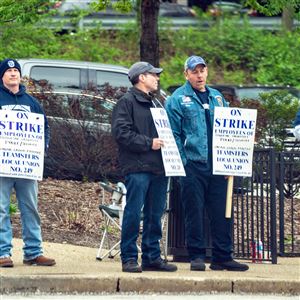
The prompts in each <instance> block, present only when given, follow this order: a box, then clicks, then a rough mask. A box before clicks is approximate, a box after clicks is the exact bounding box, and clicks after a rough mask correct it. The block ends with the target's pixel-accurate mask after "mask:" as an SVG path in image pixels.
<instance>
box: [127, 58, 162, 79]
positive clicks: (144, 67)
mask: <svg viewBox="0 0 300 300" xmlns="http://www.w3.org/2000/svg"><path fill="white" fill-rule="evenodd" d="M162 71H163V69H162V68H155V67H153V66H152V65H151V64H149V63H148V62H145V61H139V62H136V63H135V64H133V65H132V66H131V67H130V69H129V71H128V78H129V80H130V81H131V82H132V81H134V80H135V79H136V78H137V77H138V76H139V75H141V74H144V73H154V74H160V73H161V72H162Z"/></svg>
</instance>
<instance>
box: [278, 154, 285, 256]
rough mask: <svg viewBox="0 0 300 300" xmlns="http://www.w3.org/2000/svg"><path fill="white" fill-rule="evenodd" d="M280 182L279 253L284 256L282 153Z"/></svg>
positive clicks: (281, 155)
mask: <svg viewBox="0 0 300 300" xmlns="http://www.w3.org/2000/svg"><path fill="white" fill-rule="evenodd" d="M278 164H279V182H278V190H279V253H280V255H284V252H285V249H284V192H283V185H284V170H285V166H284V155H283V153H282V152H280V153H279V159H278Z"/></svg>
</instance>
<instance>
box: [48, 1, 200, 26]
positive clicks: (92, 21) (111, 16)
mask: <svg viewBox="0 0 300 300" xmlns="http://www.w3.org/2000/svg"><path fill="white" fill-rule="evenodd" d="M92 2H94V1H93V0H65V1H60V3H58V4H56V5H55V7H54V8H55V11H56V12H57V13H56V14H53V15H52V16H51V18H50V19H48V22H47V24H48V26H49V27H51V28H56V27H61V31H63V32H64V31H76V30H77V28H80V29H83V28H84V29H91V28H95V27H96V26H98V25H101V26H102V27H103V28H105V29H119V28H121V27H122V26H123V25H125V24H127V23H130V22H131V23H132V22H135V21H136V11H135V10H132V11H130V12H127V13H121V12H118V11H116V10H114V9H112V7H111V6H108V7H107V8H106V9H105V10H103V11H99V12H95V11H93V10H92V9H91V7H90V4H91V3H92ZM80 10H83V11H85V12H86V13H85V15H83V16H81V17H79V18H78V14H79V11H80ZM159 16H160V17H162V18H163V19H164V20H166V21H168V23H170V26H171V27H172V28H173V29H178V28H181V27H186V26H194V25H196V24H198V20H197V18H195V16H196V14H195V12H194V11H193V10H192V9H191V8H189V7H188V6H184V5H179V4H177V3H169V2H166V3H161V4H160V10H159Z"/></svg>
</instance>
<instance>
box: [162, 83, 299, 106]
mask: <svg viewBox="0 0 300 300" xmlns="http://www.w3.org/2000/svg"><path fill="white" fill-rule="evenodd" d="M209 86H210V87H212V88H214V89H217V90H218V91H220V92H221V93H222V94H223V95H224V97H225V99H226V100H227V101H228V102H229V103H231V104H234V103H236V102H240V101H241V100H243V99H254V100H258V99H259V95H260V94H261V93H270V92H274V91H278V90H282V91H283V90H287V91H288V92H289V93H290V94H291V95H293V96H295V97H297V98H299V99H300V90H298V89H296V88H294V87H291V86H278V85H248V86H247V85H227V84H209ZM178 87H179V85H174V86H170V87H168V88H167V91H168V92H169V93H173V92H174V91H175V90H176V89H177V88H178Z"/></svg>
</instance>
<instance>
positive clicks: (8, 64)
mask: <svg viewBox="0 0 300 300" xmlns="http://www.w3.org/2000/svg"><path fill="white" fill-rule="evenodd" d="M10 68H16V69H18V70H19V72H20V76H22V74H21V66H20V64H19V63H18V62H17V61H16V60H15V59H11V58H7V59H4V60H2V62H1V64H0V79H2V77H3V75H4V73H5V72H6V70H7V69H10Z"/></svg>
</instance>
